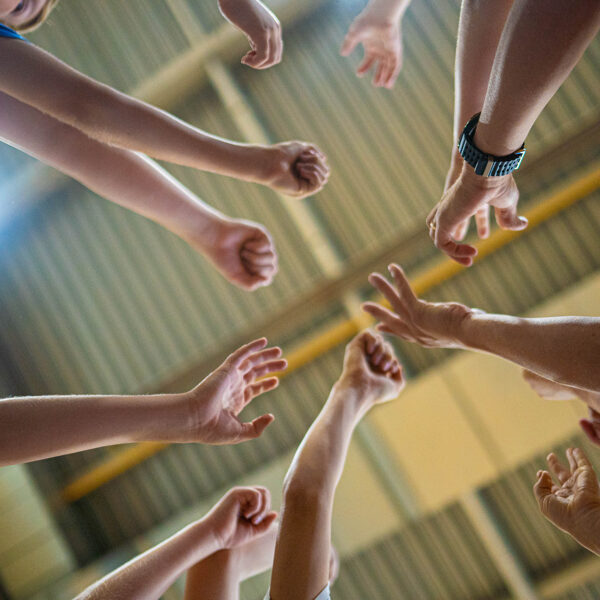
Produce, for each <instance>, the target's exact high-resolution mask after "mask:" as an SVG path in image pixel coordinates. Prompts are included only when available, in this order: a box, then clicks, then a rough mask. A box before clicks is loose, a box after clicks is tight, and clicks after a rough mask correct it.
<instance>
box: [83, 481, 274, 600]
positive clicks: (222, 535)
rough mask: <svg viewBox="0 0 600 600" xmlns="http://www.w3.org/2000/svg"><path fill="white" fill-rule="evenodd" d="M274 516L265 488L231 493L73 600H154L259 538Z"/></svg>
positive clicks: (269, 525) (236, 489) (241, 489)
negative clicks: (197, 569) (189, 573)
mask: <svg viewBox="0 0 600 600" xmlns="http://www.w3.org/2000/svg"><path fill="white" fill-rule="evenodd" d="M276 516H277V515H276V514H275V513H273V512H271V500H270V496H269V492H268V490H266V489H265V488H261V487H247V488H233V489H232V490H230V491H229V492H228V493H227V494H226V495H225V496H224V497H223V498H222V499H221V500H220V501H219V502H218V503H217V504H216V505H215V506H214V507H213V508H212V510H211V511H210V512H209V513H208V514H207V515H206V516H205V517H204V518H202V519H201V520H199V521H197V522H195V523H192V524H191V525H188V526H187V527H186V528H185V529H183V530H181V531H180V532H179V533H176V534H175V535H174V536H172V537H170V538H169V539H167V540H165V541H164V542H162V543H161V544H159V545H158V546H155V547H154V548H152V549H151V550H148V551H147V552H144V554H141V555H140V556H138V557H137V558H134V559H133V560H131V561H129V562H128V563H127V564H125V565H123V566H122V567H121V568H119V569H117V570H116V571H114V572H112V573H111V574H110V575H107V576H106V577H104V578H103V579H101V580H100V581H98V582H97V583H95V584H94V585H92V586H91V587H89V588H88V589H86V590H85V591H84V592H82V593H81V594H80V595H79V596H77V600H109V599H110V600H114V599H115V598H127V600H137V599H138V598H139V600H154V599H158V598H160V596H162V594H163V593H164V592H165V591H166V590H167V588H168V587H169V586H170V585H171V584H172V583H173V582H174V581H175V580H176V579H177V577H179V575H181V574H182V573H184V572H185V571H186V570H187V569H189V568H191V567H193V565H195V564H197V563H199V562H200V561H202V560H204V559H206V558H207V557H208V556H210V555H212V554H214V553H215V552H219V551H221V550H228V549H232V548H236V547H237V546H240V545H244V544H247V543H249V542H251V541H252V540H253V539H254V538H256V537H259V536H261V535H263V534H265V533H266V532H267V531H268V530H269V528H270V527H271V525H272V524H273V520H274V519H275V517H276ZM203 597H205V596H203Z"/></svg>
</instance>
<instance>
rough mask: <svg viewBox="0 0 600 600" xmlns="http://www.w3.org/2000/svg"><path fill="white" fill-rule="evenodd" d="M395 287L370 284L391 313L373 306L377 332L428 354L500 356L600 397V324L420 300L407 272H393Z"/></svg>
mask: <svg viewBox="0 0 600 600" xmlns="http://www.w3.org/2000/svg"><path fill="white" fill-rule="evenodd" d="M389 270H390V274H391V276H392V278H393V282H394V283H393V285H392V284H391V283H390V282H389V281H388V280H387V279H386V278H385V277H383V276H382V275H381V274H379V273H373V274H371V276H370V277H369V282H370V283H371V284H372V285H373V286H374V287H375V288H376V289H377V290H378V291H379V292H381V294H383V296H384V297H385V299H386V300H387V301H388V302H389V303H390V306H391V309H390V308H387V307H385V306H382V305H381V304H377V303H374V302H367V303H365V304H363V308H364V310H365V311H366V312H368V313H369V314H370V315H372V316H373V317H375V319H377V320H378V321H379V323H378V325H377V330H378V331H381V332H385V333H390V334H393V335H396V336H398V337H400V338H402V339H404V340H407V341H409V342H414V343H417V344H420V345H421V346H425V347H427V348H463V349H468V350H477V351H480V352H486V353H489V354H495V355H496V356H500V357H502V358H505V359H507V360H510V361H512V362H514V363H516V364H518V365H520V366H522V367H524V368H525V369H528V370H530V371H533V372H535V373H537V374H538V375H541V376H542V377H545V378H546V379H550V380H552V381H555V382H557V383H561V384H564V385H567V386H573V387H576V388H581V389H582V390H588V391H590V392H600V369H598V361H599V359H600V318H593V317H550V318H543V319H529V318H521V317H513V316H509V315H494V314H488V313H486V312H484V311H481V310H476V309H472V308H469V307H467V306H464V305H463V304H458V303H455V302H442V303H432V302H426V301H424V300H420V299H419V298H417V297H416V296H415V294H414V292H413V290H412V289H411V287H410V284H409V282H408V279H407V278H406V275H405V274H404V271H403V270H402V269H401V268H400V267H399V266H398V265H395V264H392V265H390V266H389Z"/></svg>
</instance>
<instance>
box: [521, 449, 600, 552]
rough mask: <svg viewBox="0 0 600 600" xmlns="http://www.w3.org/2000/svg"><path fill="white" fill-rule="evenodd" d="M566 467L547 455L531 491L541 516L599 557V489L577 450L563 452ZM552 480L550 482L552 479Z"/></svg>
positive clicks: (591, 469) (582, 453) (581, 452)
mask: <svg viewBox="0 0 600 600" xmlns="http://www.w3.org/2000/svg"><path fill="white" fill-rule="evenodd" d="M567 460H568V466H565V465H563V464H562V463H561V462H560V461H559V459H558V457H557V456H556V455H555V454H554V453H551V454H549V455H548V458H547V461H548V467H549V469H550V472H548V471H538V472H537V480H536V482H535V485H534V487H533V491H534V494H535V497H536V499H537V501H538V505H539V507H540V510H541V512H542V514H543V515H544V516H545V517H546V518H547V519H548V520H549V521H550V522H551V523H553V524H554V525H556V526H557V527H558V528H559V529H562V530H563V531H565V532H566V533H568V534H570V535H571V536H572V537H573V538H574V539H575V540H576V541H577V542H579V543H580V544H581V545H582V546H584V547H585V548H587V549H588V550H590V551H591V552H594V553H595V554H600V486H599V485H598V478H597V476H596V473H595V472H594V469H593V468H592V465H591V463H590V461H589V459H588V458H587V456H586V455H585V453H584V452H583V450H581V449H580V448H569V449H568V450H567ZM550 473H552V475H554V478H555V480H556V482H555V481H553V479H552V475H551V474H550Z"/></svg>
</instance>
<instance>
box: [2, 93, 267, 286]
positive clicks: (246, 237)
mask: <svg viewBox="0 0 600 600" xmlns="http://www.w3.org/2000/svg"><path fill="white" fill-rule="evenodd" d="M0 139H2V140H4V141H6V142H7V143H9V144H10V145H12V146H15V147H17V148H19V149H21V150H23V151H24V152H26V153H27V154H29V155H31V156H34V157H35V158H38V159H40V160H41V161H43V162H45V163H46V164H48V165H50V166H52V167H54V168H56V169H58V170H60V171H62V172H63V173H65V174H67V175H69V176H71V177H73V178H74V179H76V180H77V181H79V182H81V183H82V184H83V185H85V186H86V187H88V188H89V189H90V190H92V191H94V192H96V193H97V194H99V195H100V196H102V197H104V198H106V199H107V200H110V201H112V202H115V203H116V204H119V205H121V206H123V207H125V208H128V209H129V210H132V211H134V212H136V213H138V214H141V215H143V216H145V217H147V218H149V219H152V220H153V221H155V222H157V223H159V224H160V225H162V226H164V227H166V228H167V229H169V230H170V231H172V232H173V233H175V234H176V235H178V236H179V237H181V238H183V239H184V240H186V241H187V242H188V243H189V244H190V245H192V247H194V248H195V249H197V250H198V251H200V252H201V253H202V254H204V255H205V256H206V257H207V258H208V259H209V260H211V261H212V262H213V264H214V265H215V266H216V267H217V269H219V270H220V271H221V273H222V274H223V275H224V276H225V277H226V278H227V279H229V281H231V282H232V283H234V284H236V285H238V286H240V287H242V288H243V289H247V290H253V289H256V288H257V287H259V286H264V285H268V284H269V283H271V281H272V280H273V277H274V276H275V273H276V272H277V255H276V252H275V248H274V244H273V241H272V239H271V237H270V235H269V233H268V232H267V231H266V230H265V229H264V228H263V227H261V226H260V225H258V224H256V223H251V222H249V221H242V220H237V219H231V218H229V217H226V216H225V215H223V214H222V213H220V212H219V211H217V210H215V209H213V208H211V207H210V206H208V205H207V204H206V203H204V202H203V201H202V200H200V198H198V197H197V196H196V195H195V194H193V193H192V192H191V191H190V190H188V189H187V188H186V187H184V186H183V185H182V184H180V183H179V182H178V181H177V180H176V179H174V178H173V177H172V176H171V175H170V174H169V173H167V172H166V171H165V170H164V169H162V168H161V167H160V166H159V165H158V164H157V163H155V162H154V161H152V160H150V159H149V158H147V157H145V156H143V155H141V154H137V153H135V152H132V151H131V150H123V149H122V148H117V147H115V146H110V145H108V144H104V143H102V142H98V141H97V140H94V139H92V138H90V137H88V136H87V135H85V134H84V133H82V132H81V131H80V130H79V129H75V128H74V127H71V126H70V125H67V124H65V123H62V122H61V121H58V120H56V119H54V118H53V117H50V116H49V115H47V114H45V113H42V112H40V111H39V110H37V109H35V108H32V107H31V106H29V105H27V104H24V103H23V102H20V101H19V100H16V99H15V98H13V97H12V96H8V95H7V94H3V93H1V92H0Z"/></svg>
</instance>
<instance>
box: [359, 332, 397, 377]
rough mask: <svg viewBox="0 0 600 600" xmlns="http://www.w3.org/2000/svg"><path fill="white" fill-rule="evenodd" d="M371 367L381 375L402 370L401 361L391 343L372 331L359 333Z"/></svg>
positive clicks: (392, 373)
mask: <svg viewBox="0 0 600 600" xmlns="http://www.w3.org/2000/svg"><path fill="white" fill-rule="evenodd" d="M359 339H360V340H361V343H362V344H363V350H364V352H365V356H366V358H367V361H368V363H369V366H370V367H371V369H372V370H373V371H375V372H377V373H379V374H381V375H386V376H394V375H397V374H399V373H400V372H401V367H400V363H399V362H398V359H397V358H396V354H395V352H394V349H393V348H392V346H391V344H389V343H388V342H386V341H384V339H383V338H382V337H381V336H380V335H378V334H376V333H373V332H371V331H366V332H364V333H363V334H359Z"/></svg>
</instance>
